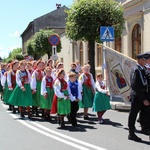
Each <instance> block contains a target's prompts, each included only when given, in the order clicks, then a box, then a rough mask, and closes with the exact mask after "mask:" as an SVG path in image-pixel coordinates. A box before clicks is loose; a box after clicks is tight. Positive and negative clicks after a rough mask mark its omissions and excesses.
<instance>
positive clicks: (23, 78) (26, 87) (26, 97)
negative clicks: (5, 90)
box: [8, 60, 33, 118]
mask: <svg viewBox="0 0 150 150" xmlns="http://www.w3.org/2000/svg"><path fill="white" fill-rule="evenodd" d="M19 68H20V70H18V71H17V73H16V83H17V86H16V88H15V89H14V91H13V92H12V94H11V96H10V98H9V100H8V103H9V104H12V105H15V106H19V110H20V117H21V118H24V112H23V107H25V106H26V107H27V111H28V118H31V114H30V106H32V104H33V101H32V91H31V87H30V82H31V76H30V73H29V72H28V71H27V70H26V69H25V68H26V62H25V61H24V60H23V61H21V62H20V64H19Z"/></svg>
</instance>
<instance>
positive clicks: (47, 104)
mask: <svg viewBox="0 0 150 150" xmlns="http://www.w3.org/2000/svg"><path fill="white" fill-rule="evenodd" d="M46 90H47V94H48V97H47V98H46V99H45V98H44V97H43V96H42V98H41V101H40V108H43V109H49V110H51V107H52V101H53V97H54V90H53V89H50V88H49V87H47V88H46Z"/></svg>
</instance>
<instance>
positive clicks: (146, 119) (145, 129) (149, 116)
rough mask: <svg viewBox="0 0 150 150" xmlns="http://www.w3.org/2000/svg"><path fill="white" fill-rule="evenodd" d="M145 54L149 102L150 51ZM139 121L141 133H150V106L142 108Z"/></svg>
mask: <svg viewBox="0 0 150 150" xmlns="http://www.w3.org/2000/svg"><path fill="white" fill-rule="evenodd" d="M144 54H145V56H146V55H147V60H146V65H145V67H144V69H145V73H146V77H147V83H148V95H149V102H150V52H146V53H144ZM139 123H140V125H141V133H143V134H146V135H150V106H148V107H146V108H144V110H141V112H140V115H139Z"/></svg>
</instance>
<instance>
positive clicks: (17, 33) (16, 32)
mask: <svg viewBox="0 0 150 150" xmlns="http://www.w3.org/2000/svg"><path fill="white" fill-rule="evenodd" d="M9 36H10V37H18V36H20V33H19V31H15V32H14V33H12V34H9Z"/></svg>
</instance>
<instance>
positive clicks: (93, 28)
mask: <svg viewBox="0 0 150 150" xmlns="http://www.w3.org/2000/svg"><path fill="white" fill-rule="evenodd" d="M66 12H67V14H68V18H67V23H66V35H67V37H69V38H70V39H73V40H76V41H78V40H85V41H88V42H89V53H90V55H89V56H90V58H89V62H90V65H91V69H92V70H91V72H92V73H93V76H95V41H97V42H100V36H99V35H100V26H111V27H114V29H115V36H116V37H118V36H120V35H121V33H122V30H123V29H124V22H125V20H124V17H123V7H122V6H121V5H120V4H119V3H118V2H116V1H114V0H80V1H78V2H76V3H74V4H73V5H72V6H71V8H70V9H69V10H67V11H66ZM94 78H95V77H94Z"/></svg>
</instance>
